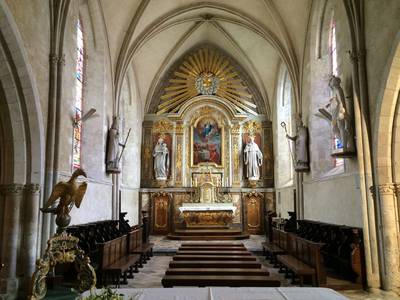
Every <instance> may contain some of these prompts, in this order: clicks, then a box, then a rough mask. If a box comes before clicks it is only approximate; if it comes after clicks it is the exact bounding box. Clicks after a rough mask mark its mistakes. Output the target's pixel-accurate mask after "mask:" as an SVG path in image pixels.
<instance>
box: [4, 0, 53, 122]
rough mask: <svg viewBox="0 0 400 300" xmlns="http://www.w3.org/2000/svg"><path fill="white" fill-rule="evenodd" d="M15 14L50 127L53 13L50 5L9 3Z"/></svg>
mask: <svg viewBox="0 0 400 300" xmlns="http://www.w3.org/2000/svg"><path fill="white" fill-rule="evenodd" d="M6 3H7V6H8V8H9V9H10V11H11V13H12V14H13V17H14V21H15V23H16V24H17V27H18V30H19V32H20V34H21V37H22V41H23V43H24V47H25V51H26V52H27V54H28V59H29V63H30V65H31V67H32V71H33V72H32V73H33V77H34V78H33V79H34V82H35V83H36V85H37V89H38V93H39V98H40V102H41V103H40V104H41V109H42V113H43V115H42V116H41V117H42V118H43V121H44V123H43V124H44V127H45V129H46V127H47V122H46V121H47V107H48V99H49V98H48V94H49V55H50V19H49V14H50V9H49V2H48V1H25V0H6Z"/></svg>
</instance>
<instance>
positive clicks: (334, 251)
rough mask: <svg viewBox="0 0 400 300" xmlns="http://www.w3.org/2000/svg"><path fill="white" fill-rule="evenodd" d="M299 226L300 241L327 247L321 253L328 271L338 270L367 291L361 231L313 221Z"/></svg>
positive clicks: (306, 221) (301, 222)
mask: <svg viewBox="0 0 400 300" xmlns="http://www.w3.org/2000/svg"><path fill="white" fill-rule="evenodd" d="M297 223H298V225H299V229H298V230H297V234H298V235H299V236H300V237H303V238H305V239H308V240H312V241H314V242H320V243H324V244H325V246H324V247H323V248H322V249H321V253H322V255H323V256H324V263H325V266H326V267H327V268H329V269H333V270H335V273H336V274H340V275H341V276H342V278H343V279H347V280H351V281H353V282H359V283H362V284H363V285H364V287H366V274H365V254H364V244H363V231H362V229H361V228H358V227H352V226H344V225H336V224H329V223H323V222H317V221H310V220H298V221H297Z"/></svg>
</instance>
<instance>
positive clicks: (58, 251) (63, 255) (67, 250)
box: [28, 231, 96, 300]
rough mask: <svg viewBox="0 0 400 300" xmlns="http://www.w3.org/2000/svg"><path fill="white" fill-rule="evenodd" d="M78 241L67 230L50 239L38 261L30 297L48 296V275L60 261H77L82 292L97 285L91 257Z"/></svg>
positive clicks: (35, 299)
mask: <svg viewBox="0 0 400 300" xmlns="http://www.w3.org/2000/svg"><path fill="white" fill-rule="evenodd" d="M78 242H79V239H78V238H77V237H74V236H71V235H69V234H67V233H66V232H65V231H63V232H61V233H59V234H56V235H55V236H54V237H52V238H50V239H49V240H48V242H47V248H46V251H45V252H44V255H43V256H42V257H41V258H39V259H38V260H37V261H36V271H35V272H34V273H33V276H32V285H31V291H30V295H29V297H28V299H30V300H37V299H43V298H44V297H45V296H46V292H47V286H46V276H47V274H48V273H49V270H50V268H53V267H54V266H56V265H57V264H60V263H72V262H75V264H76V267H77V270H78V281H79V290H80V291H81V292H83V291H86V290H89V289H91V288H94V287H95V286H96V272H95V271H94V269H93V267H92V266H91V265H90V258H89V257H88V256H86V255H85V253H84V251H83V250H82V249H80V248H79V247H78Z"/></svg>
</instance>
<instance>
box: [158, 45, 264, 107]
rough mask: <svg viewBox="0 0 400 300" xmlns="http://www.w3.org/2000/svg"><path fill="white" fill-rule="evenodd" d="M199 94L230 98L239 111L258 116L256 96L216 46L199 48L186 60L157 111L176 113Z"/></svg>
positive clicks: (171, 82)
mask: <svg viewBox="0 0 400 300" xmlns="http://www.w3.org/2000/svg"><path fill="white" fill-rule="evenodd" d="M197 95H216V96H218V97H221V98H224V99H226V100H227V101H229V102H230V103H231V104H232V106H233V107H234V108H235V110H236V112H237V113H250V114H253V115H257V112H256V110H257V106H256V105H255V104H254V101H253V99H252V98H253V95H251V94H250V93H249V92H248V88H247V86H246V85H245V83H244V82H243V81H242V79H240V77H239V76H238V72H237V71H236V70H235V68H234V66H232V65H231V62H230V61H229V60H228V59H227V58H226V57H225V56H224V55H222V54H221V53H219V52H217V51H215V50H213V49H209V48H202V49H199V50H197V51H196V52H194V53H192V54H190V55H188V56H187V57H186V58H185V59H184V61H183V63H182V64H181V65H180V66H179V67H178V68H177V70H176V71H175V72H174V78H171V79H170V80H169V85H168V86H167V87H166V88H165V89H164V94H163V95H162V96H161V101H160V104H159V105H158V111H157V114H163V113H176V112H178V111H179V109H180V108H181V107H182V105H183V104H184V103H185V102H186V101H187V100H189V99H191V98H193V97H195V96H197Z"/></svg>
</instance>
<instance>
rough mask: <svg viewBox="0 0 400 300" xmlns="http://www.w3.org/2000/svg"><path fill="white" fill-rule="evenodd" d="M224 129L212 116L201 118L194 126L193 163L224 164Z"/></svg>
mask: <svg viewBox="0 0 400 300" xmlns="http://www.w3.org/2000/svg"><path fill="white" fill-rule="evenodd" d="M222 137H223V130H222V128H221V127H219V125H218V123H217V122H216V121H215V119H214V118H212V117H203V118H201V119H200V120H199V121H198V122H197V123H196V124H195V126H192V165H194V166H196V165H200V164H213V165H216V166H222V157H223V153H222V139H223V138H222Z"/></svg>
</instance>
